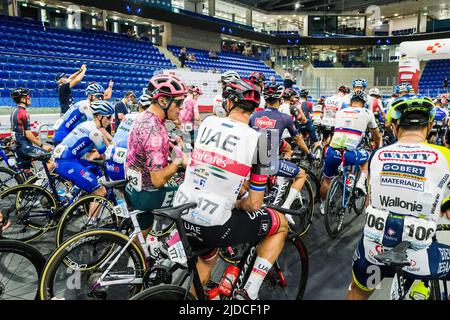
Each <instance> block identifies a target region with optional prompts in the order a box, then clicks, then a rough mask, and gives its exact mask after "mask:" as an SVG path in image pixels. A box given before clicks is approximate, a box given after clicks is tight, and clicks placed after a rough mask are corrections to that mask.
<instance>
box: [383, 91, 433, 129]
mask: <svg viewBox="0 0 450 320" xmlns="http://www.w3.org/2000/svg"><path fill="white" fill-rule="evenodd" d="M412 113H414V114H424V115H425V116H427V122H431V121H433V120H434V116H435V114H436V109H435V107H434V104H433V101H432V100H431V99H430V98H428V97H424V96H422V95H415V96H407V97H400V98H397V99H395V100H394V101H393V102H392V104H391V108H390V109H389V112H388V115H387V121H388V122H392V121H393V120H400V122H402V121H401V120H402V119H403V118H404V117H405V116H407V115H408V114H412ZM427 122H422V121H421V119H407V121H406V122H403V123H404V124H421V125H423V124H426V123H427Z"/></svg>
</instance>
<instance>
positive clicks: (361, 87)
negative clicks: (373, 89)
mask: <svg viewBox="0 0 450 320" xmlns="http://www.w3.org/2000/svg"><path fill="white" fill-rule="evenodd" d="M352 87H353V92H349V93H348V94H347V95H346V96H345V99H344V103H343V105H342V107H343V108H347V107H348V106H349V105H350V99H351V98H352V96H353V94H354V93H355V92H358V91H365V90H366V88H367V81H366V79H361V78H358V79H355V80H353V81H352Z"/></svg>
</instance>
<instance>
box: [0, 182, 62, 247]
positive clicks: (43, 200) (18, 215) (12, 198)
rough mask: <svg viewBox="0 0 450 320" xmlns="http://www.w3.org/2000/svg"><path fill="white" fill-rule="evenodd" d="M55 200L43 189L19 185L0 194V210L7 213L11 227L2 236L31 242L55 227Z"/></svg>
mask: <svg viewBox="0 0 450 320" xmlns="http://www.w3.org/2000/svg"><path fill="white" fill-rule="evenodd" d="M56 208H57V204H56V200H55V199H54V198H53V196H52V194H51V193H50V192H48V191H47V190H45V189H44V188H41V187H38V186H34V185H21V186H17V187H13V188H10V189H8V190H6V191H4V192H3V193H1V194H0V210H1V211H2V212H7V211H8V212H9V220H10V222H11V227H9V228H8V229H6V230H5V231H4V232H3V234H2V236H3V237H4V238H8V239H14V240H20V241H25V242H28V241H32V240H35V239H37V238H39V237H40V236H41V235H43V234H44V233H45V232H46V231H47V230H49V229H52V228H54V227H56V223H55V217H54V211H55V210H56Z"/></svg>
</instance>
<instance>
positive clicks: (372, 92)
mask: <svg viewBox="0 0 450 320" xmlns="http://www.w3.org/2000/svg"><path fill="white" fill-rule="evenodd" d="M372 95H375V96H379V95H380V89H378V88H372V89H370V90H369V96H372Z"/></svg>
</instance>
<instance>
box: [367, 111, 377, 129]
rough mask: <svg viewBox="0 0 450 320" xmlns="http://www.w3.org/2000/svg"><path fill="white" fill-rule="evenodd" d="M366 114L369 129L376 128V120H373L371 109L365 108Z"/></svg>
mask: <svg viewBox="0 0 450 320" xmlns="http://www.w3.org/2000/svg"><path fill="white" fill-rule="evenodd" d="M367 112H368V114H369V124H368V126H369V129H376V128H377V127H378V125H377V122H376V121H375V115H374V114H373V112H372V111H370V110H367Z"/></svg>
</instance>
